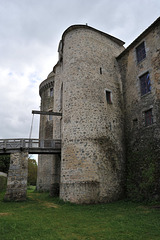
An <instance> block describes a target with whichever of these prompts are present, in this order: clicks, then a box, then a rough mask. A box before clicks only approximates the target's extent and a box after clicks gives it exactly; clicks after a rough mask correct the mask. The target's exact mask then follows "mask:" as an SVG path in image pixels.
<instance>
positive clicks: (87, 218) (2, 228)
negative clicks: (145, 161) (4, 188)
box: [0, 188, 160, 240]
mask: <svg viewBox="0 0 160 240" xmlns="http://www.w3.org/2000/svg"><path fill="white" fill-rule="evenodd" d="M3 196H4V193H0V240H25V239H26V240H30V239H38V240H48V239H52V240H79V239H80V240H81V239H82V240H103V239H104V240H130V239H132V240H133V239H134V240H139V239H142V240H154V239H157V240H160V208H155V207H154V208H153V207H152V205H144V204H138V203H132V202H127V201H119V202H115V203H109V204H99V205H75V204H70V203H64V202H62V201H59V200H58V199H53V198H51V197H49V196H48V194H47V193H36V192H33V191H32V188H30V189H29V191H28V200H27V201H26V202H21V203H20V202H3ZM154 205H155V204H154ZM156 205H158V204H156ZM159 206H160V203H159Z"/></svg>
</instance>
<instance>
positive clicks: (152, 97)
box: [118, 25, 160, 200]
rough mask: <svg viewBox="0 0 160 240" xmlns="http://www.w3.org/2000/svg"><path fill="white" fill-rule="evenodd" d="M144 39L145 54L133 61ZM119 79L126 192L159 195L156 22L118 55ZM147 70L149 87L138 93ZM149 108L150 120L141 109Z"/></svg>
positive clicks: (159, 36)
mask: <svg viewBox="0 0 160 240" xmlns="http://www.w3.org/2000/svg"><path fill="white" fill-rule="evenodd" d="M143 41H144V44H145V50H146V57H145V58H144V59H143V60H142V61H140V62H139V63H137V57H136V47H137V46H138V45H139V44H140V43H142V42H143ZM118 62H119V65H120V72H121V73H122V80H123V94H124V102H125V112H124V113H125V130H126V134H125V135H126V149H127V168H128V181H127V188H128V195H129V196H130V197H131V198H132V199H133V198H137V197H139V198H140V199H138V200H143V199H150V198H154V197H155V198H160V194H159V193H160V171H159V169H160V168H159V162H160V157H159V156H160V68H159V66H160V25H156V26H155V27H154V28H153V29H152V31H150V33H148V34H147V35H145V36H144V38H143V39H140V40H139V41H137V42H136V43H135V44H134V45H133V47H131V48H130V49H129V51H126V53H125V54H123V56H122V57H121V58H118ZM146 72H147V73H149V78H150V84H151V91H149V92H148V93H146V94H144V95H142V93H141V84H140V77H141V76H143V74H145V73H146ZM150 109H151V110H152V118H153V119H152V121H153V122H152V124H150V125H147V126H146V123H145V112H146V111H147V110H150Z"/></svg>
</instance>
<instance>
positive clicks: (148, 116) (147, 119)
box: [144, 108, 153, 127]
mask: <svg viewBox="0 0 160 240" xmlns="http://www.w3.org/2000/svg"><path fill="white" fill-rule="evenodd" d="M144 125H145V127H148V126H151V125H153V108H149V109H147V110H146V111H144Z"/></svg>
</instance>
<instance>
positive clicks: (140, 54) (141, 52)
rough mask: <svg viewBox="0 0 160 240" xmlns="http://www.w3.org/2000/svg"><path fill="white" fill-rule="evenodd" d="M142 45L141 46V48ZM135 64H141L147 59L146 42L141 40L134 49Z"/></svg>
mask: <svg viewBox="0 0 160 240" xmlns="http://www.w3.org/2000/svg"><path fill="white" fill-rule="evenodd" d="M142 45H143V46H142ZM135 53H136V61H137V64H139V63H141V62H142V61H143V60H144V59H146V57H147V51H146V42H145V41H144V40H143V41H142V42H141V43H139V44H138V46H137V47H136V48H135Z"/></svg>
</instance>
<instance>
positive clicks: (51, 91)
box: [50, 88, 53, 97]
mask: <svg viewBox="0 0 160 240" xmlns="http://www.w3.org/2000/svg"><path fill="white" fill-rule="evenodd" d="M50 97H53V88H50Z"/></svg>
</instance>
